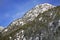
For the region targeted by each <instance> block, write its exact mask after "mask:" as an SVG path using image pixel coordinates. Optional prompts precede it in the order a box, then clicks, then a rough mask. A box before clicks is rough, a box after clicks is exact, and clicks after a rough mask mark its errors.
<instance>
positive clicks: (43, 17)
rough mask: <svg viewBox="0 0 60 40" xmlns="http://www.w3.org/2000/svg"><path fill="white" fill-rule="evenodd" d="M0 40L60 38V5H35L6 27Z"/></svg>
mask: <svg viewBox="0 0 60 40" xmlns="http://www.w3.org/2000/svg"><path fill="white" fill-rule="evenodd" d="M0 40H60V6H57V7H55V6H53V5H51V4H48V3H44V4H40V5H37V6H35V7H34V8H33V9H31V10H30V11H28V12H27V13H26V14H25V15H24V16H23V17H22V18H21V19H17V20H15V21H13V22H12V23H11V24H10V25H9V26H8V27H7V28H5V29H4V30H3V31H2V32H1V35H0Z"/></svg>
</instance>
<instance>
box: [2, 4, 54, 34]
mask: <svg viewBox="0 0 60 40" xmlns="http://www.w3.org/2000/svg"><path fill="white" fill-rule="evenodd" d="M54 7H55V6H53V5H51V4H48V3H44V4H40V5H37V6H35V7H34V8H32V9H31V10H29V11H28V12H27V13H26V14H25V15H24V16H23V17H22V18H20V19H17V20H15V21H13V22H12V23H11V24H10V25H9V26H8V27H7V28H6V29H4V30H3V32H2V33H3V34H4V35H5V34H8V33H7V32H9V33H11V32H13V31H15V30H17V29H19V26H23V25H24V24H26V23H29V22H30V21H33V20H34V19H35V18H36V17H37V16H38V15H39V14H40V13H43V12H45V11H47V10H48V9H51V8H54Z"/></svg>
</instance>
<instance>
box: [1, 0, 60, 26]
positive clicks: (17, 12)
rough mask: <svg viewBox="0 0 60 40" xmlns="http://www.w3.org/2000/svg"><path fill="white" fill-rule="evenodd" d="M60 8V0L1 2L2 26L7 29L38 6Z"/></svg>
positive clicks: (2, 0)
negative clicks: (45, 4)
mask: <svg viewBox="0 0 60 40" xmlns="http://www.w3.org/2000/svg"><path fill="white" fill-rule="evenodd" d="M42 3H50V4H52V5H55V6H60V0H0V26H4V27H6V26H7V25H9V24H10V23H11V22H12V21H13V20H15V19H17V18H21V17H22V16H23V15H24V14H25V13H26V12H27V11H28V10H30V9H31V8H33V7H34V6H35V5H37V4H42Z"/></svg>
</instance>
